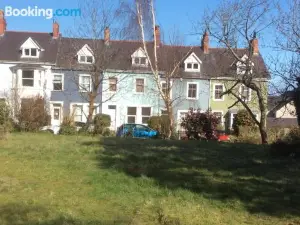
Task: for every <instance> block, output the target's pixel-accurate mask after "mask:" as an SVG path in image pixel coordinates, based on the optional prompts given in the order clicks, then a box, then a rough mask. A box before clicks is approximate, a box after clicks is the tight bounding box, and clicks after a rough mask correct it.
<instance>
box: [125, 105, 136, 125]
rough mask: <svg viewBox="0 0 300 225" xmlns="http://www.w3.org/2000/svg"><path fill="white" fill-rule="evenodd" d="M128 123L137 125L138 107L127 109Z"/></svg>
mask: <svg viewBox="0 0 300 225" xmlns="http://www.w3.org/2000/svg"><path fill="white" fill-rule="evenodd" d="M127 123H136V107H127Z"/></svg>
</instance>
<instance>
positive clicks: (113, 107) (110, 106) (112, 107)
mask: <svg viewBox="0 0 300 225" xmlns="http://www.w3.org/2000/svg"><path fill="white" fill-rule="evenodd" d="M108 109H116V106H115V105H109V106H108Z"/></svg>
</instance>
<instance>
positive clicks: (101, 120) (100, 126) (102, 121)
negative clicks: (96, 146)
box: [94, 114, 111, 134]
mask: <svg viewBox="0 0 300 225" xmlns="http://www.w3.org/2000/svg"><path fill="white" fill-rule="evenodd" d="M110 123H111V119H110V115H107V114H97V115H96V116H95V118H94V133H95V134H103V132H104V130H105V128H107V127H109V126H110Z"/></svg>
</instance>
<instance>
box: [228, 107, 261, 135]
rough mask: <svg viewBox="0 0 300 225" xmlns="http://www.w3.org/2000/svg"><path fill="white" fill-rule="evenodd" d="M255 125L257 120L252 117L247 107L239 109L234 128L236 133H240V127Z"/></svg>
mask: <svg viewBox="0 0 300 225" xmlns="http://www.w3.org/2000/svg"><path fill="white" fill-rule="evenodd" d="M240 126H245V127H255V121H254V120H253V119H252V117H251V115H250V114H249V112H248V111H247V110H245V109H243V110H239V111H238V112H237V114H236V117H235V118H234V120H233V124H232V127H233V130H234V133H235V134H236V135H239V127H240Z"/></svg>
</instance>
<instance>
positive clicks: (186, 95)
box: [0, 13, 269, 130]
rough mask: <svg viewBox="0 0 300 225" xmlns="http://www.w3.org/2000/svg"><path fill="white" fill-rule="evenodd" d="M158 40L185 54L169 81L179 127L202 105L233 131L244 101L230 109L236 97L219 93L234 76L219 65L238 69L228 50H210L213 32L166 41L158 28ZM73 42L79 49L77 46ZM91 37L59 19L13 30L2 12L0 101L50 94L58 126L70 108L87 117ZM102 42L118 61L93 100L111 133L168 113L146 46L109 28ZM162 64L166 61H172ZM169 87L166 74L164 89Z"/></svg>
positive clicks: (258, 63)
mask: <svg viewBox="0 0 300 225" xmlns="http://www.w3.org/2000/svg"><path fill="white" fill-rule="evenodd" d="M154 38H156V42H157V44H158V45H159V46H157V47H159V51H160V50H161V49H166V48H172V49H175V50H176V51H177V52H181V53H182V55H185V58H184V59H183V60H182V65H180V73H179V76H178V77H176V78H174V79H173V81H172V82H173V89H172V91H171V95H172V98H173V99H174V100H175V99H176V101H174V108H173V113H174V119H175V121H176V122H177V124H178V125H177V129H180V125H179V124H180V123H179V121H180V118H181V117H182V116H183V115H184V114H185V113H187V111H188V110H189V108H191V107H192V108H200V109H201V110H207V109H209V108H211V110H212V111H213V112H214V113H216V114H217V115H218V116H219V117H220V118H221V121H222V123H223V125H224V126H226V127H227V128H230V127H231V126H232V122H233V118H234V116H235V114H236V113H237V111H238V109H239V108H240V107H241V105H240V104H236V105H235V106H234V107H232V108H230V109H228V107H229V106H230V105H232V104H233V103H234V102H235V99H234V97H232V96H230V95H224V96H221V93H222V92H223V91H224V90H225V86H224V82H228V81H230V80H232V79H233V77H231V76H230V75H228V74H230V73H226V74H227V75H226V76H225V75H224V74H221V73H220V71H221V70H218V69H219V68H222V69H224V68H226V69H227V70H228V71H230V72H231V73H233V74H236V73H238V72H239V69H240V68H239V65H238V63H237V62H236V61H235V60H234V58H233V57H232V56H231V54H230V53H229V52H228V50H226V49H222V48H211V47H210V46H209V34H208V33H205V34H204V35H203V37H202V42H201V44H200V43H199V45H198V46H170V45H164V44H163V43H162V42H161V40H160V31H159V27H158V26H157V27H156V31H155V37H154ZM74 41H76V47H74V46H73V43H74ZM94 41H95V40H89V39H75V38H67V37H63V35H61V34H60V32H59V24H58V23H56V22H55V23H53V27H52V32H49V33H46V32H45V33H37V32H27V31H26V32H21V31H9V30H7V24H6V20H5V17H4V14H3V13H0V75H1V82H0V98H2V99H6V100H7V101H12V99H13V97H12V95H13V93H16V92H15V91H16V90H18V93H19V97H20V99H26V98H30V97H32V96H36V95H40V96H43V97H44V98H45V99H47V102H48V105H49V110H50V112H51V124H52V125H59V124H61V122H62V119H63V117H64V116H66V115H69V114H70V113H71V112H74V119H75V120H76V121H79V122H85V121H86V116H87V114H88V101H87V99H86V98H85V96H84V95H85V93H84V92H88V89H89V88H90V87H91V75H90V74H89V70H87V69H86V68H87V67H88V66H90V65H91V64H93V63H95V62H94V61H95V59H94V58H93V55H94V54H93V52H92V50H91V49H92V48H91V45H92V44H93V42H94ZM97 43H98V44H99V46H102V47H103V48H108V49H109V51H111V52H114V58H112V59H111V60H110V61H111V62H110V64H109V66H108V67H107V68H106V70H105V71H104V73H103V74H99V76H103V77H106V78H107V79H103V82H102V83H101V85H100V86H99V90H100V91H99V93H101V94H99V95H98V96H97V98H96V101H95V105H97V106H98V107H96V110H95V112H94V113H95V114H96V113H104V114H109V115H110V116H111V120H112V122H111V127H110V128H111V129H112V130H115V129H116V128H117V127H118V126H120V125H121V124H123V123H142V124H146V123H147V120H148V119H149V117H151V116H154V115H162V114H164V113H165V107H164V104H163V101H162V100H161V98H160V96H159V95H158V94H157V92H155V91H154V90H155V89H157V88H156V84H155V82H154V79H153V78H152V76H153V74H152V72H151V70H150V69H149V64H148V62H147V58H146V57H145V54H144V51H143V45H142V43H141V42H139V41H124V40H111V39H110V34H109V28H107V29H106V30H105V32H104V34H103V39H99V40H97ZM252 43H253V45H254V46H253V51H254V52H253V54H254V57H253V63H254V67H259V68H260V70H261V72H262V76H261V78H260V79H259V80H258V82H261V84H262V85H264V86H265V87H266V90H267V84H268V78H269V77H268V76H269V75H268V73H267V72H266V67H265V63H264V61H263V59H262V56H261V55H260V53H259V49H258V40H257V39H255V40H253V41H252ZM152 44H154V42H153V43H152ZM149 45H151V43H149ZM246 50H247V49H238V50H237V51H238V53H239V54H240V56H243V55H244V57H247V55H245V52H247V51H246ZM163 61H164V62H168V59H164V60H163ZM164 84H165V83H164V78H163V76H162V78H161V85H162V86H163V88H164ZM82 87H85V89H83V88H82ZM238 92H239V93H240V95H242V96H243V97H244V99H245V101H248V102H249V104H252V103H253V104H252V105H251V109H252V110H253V111H254V112H255V113H257V115H259V110H258V108H257V104H256V102H257V99H256V98H255V96H254V94H252V93H251V90H250V89H248V88H247V87H244V86H239V87H238ZM86 94H87V93H86ZM266 97H267V93H266ZM11 104H14V102H12V103H11Z"/></svg>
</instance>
